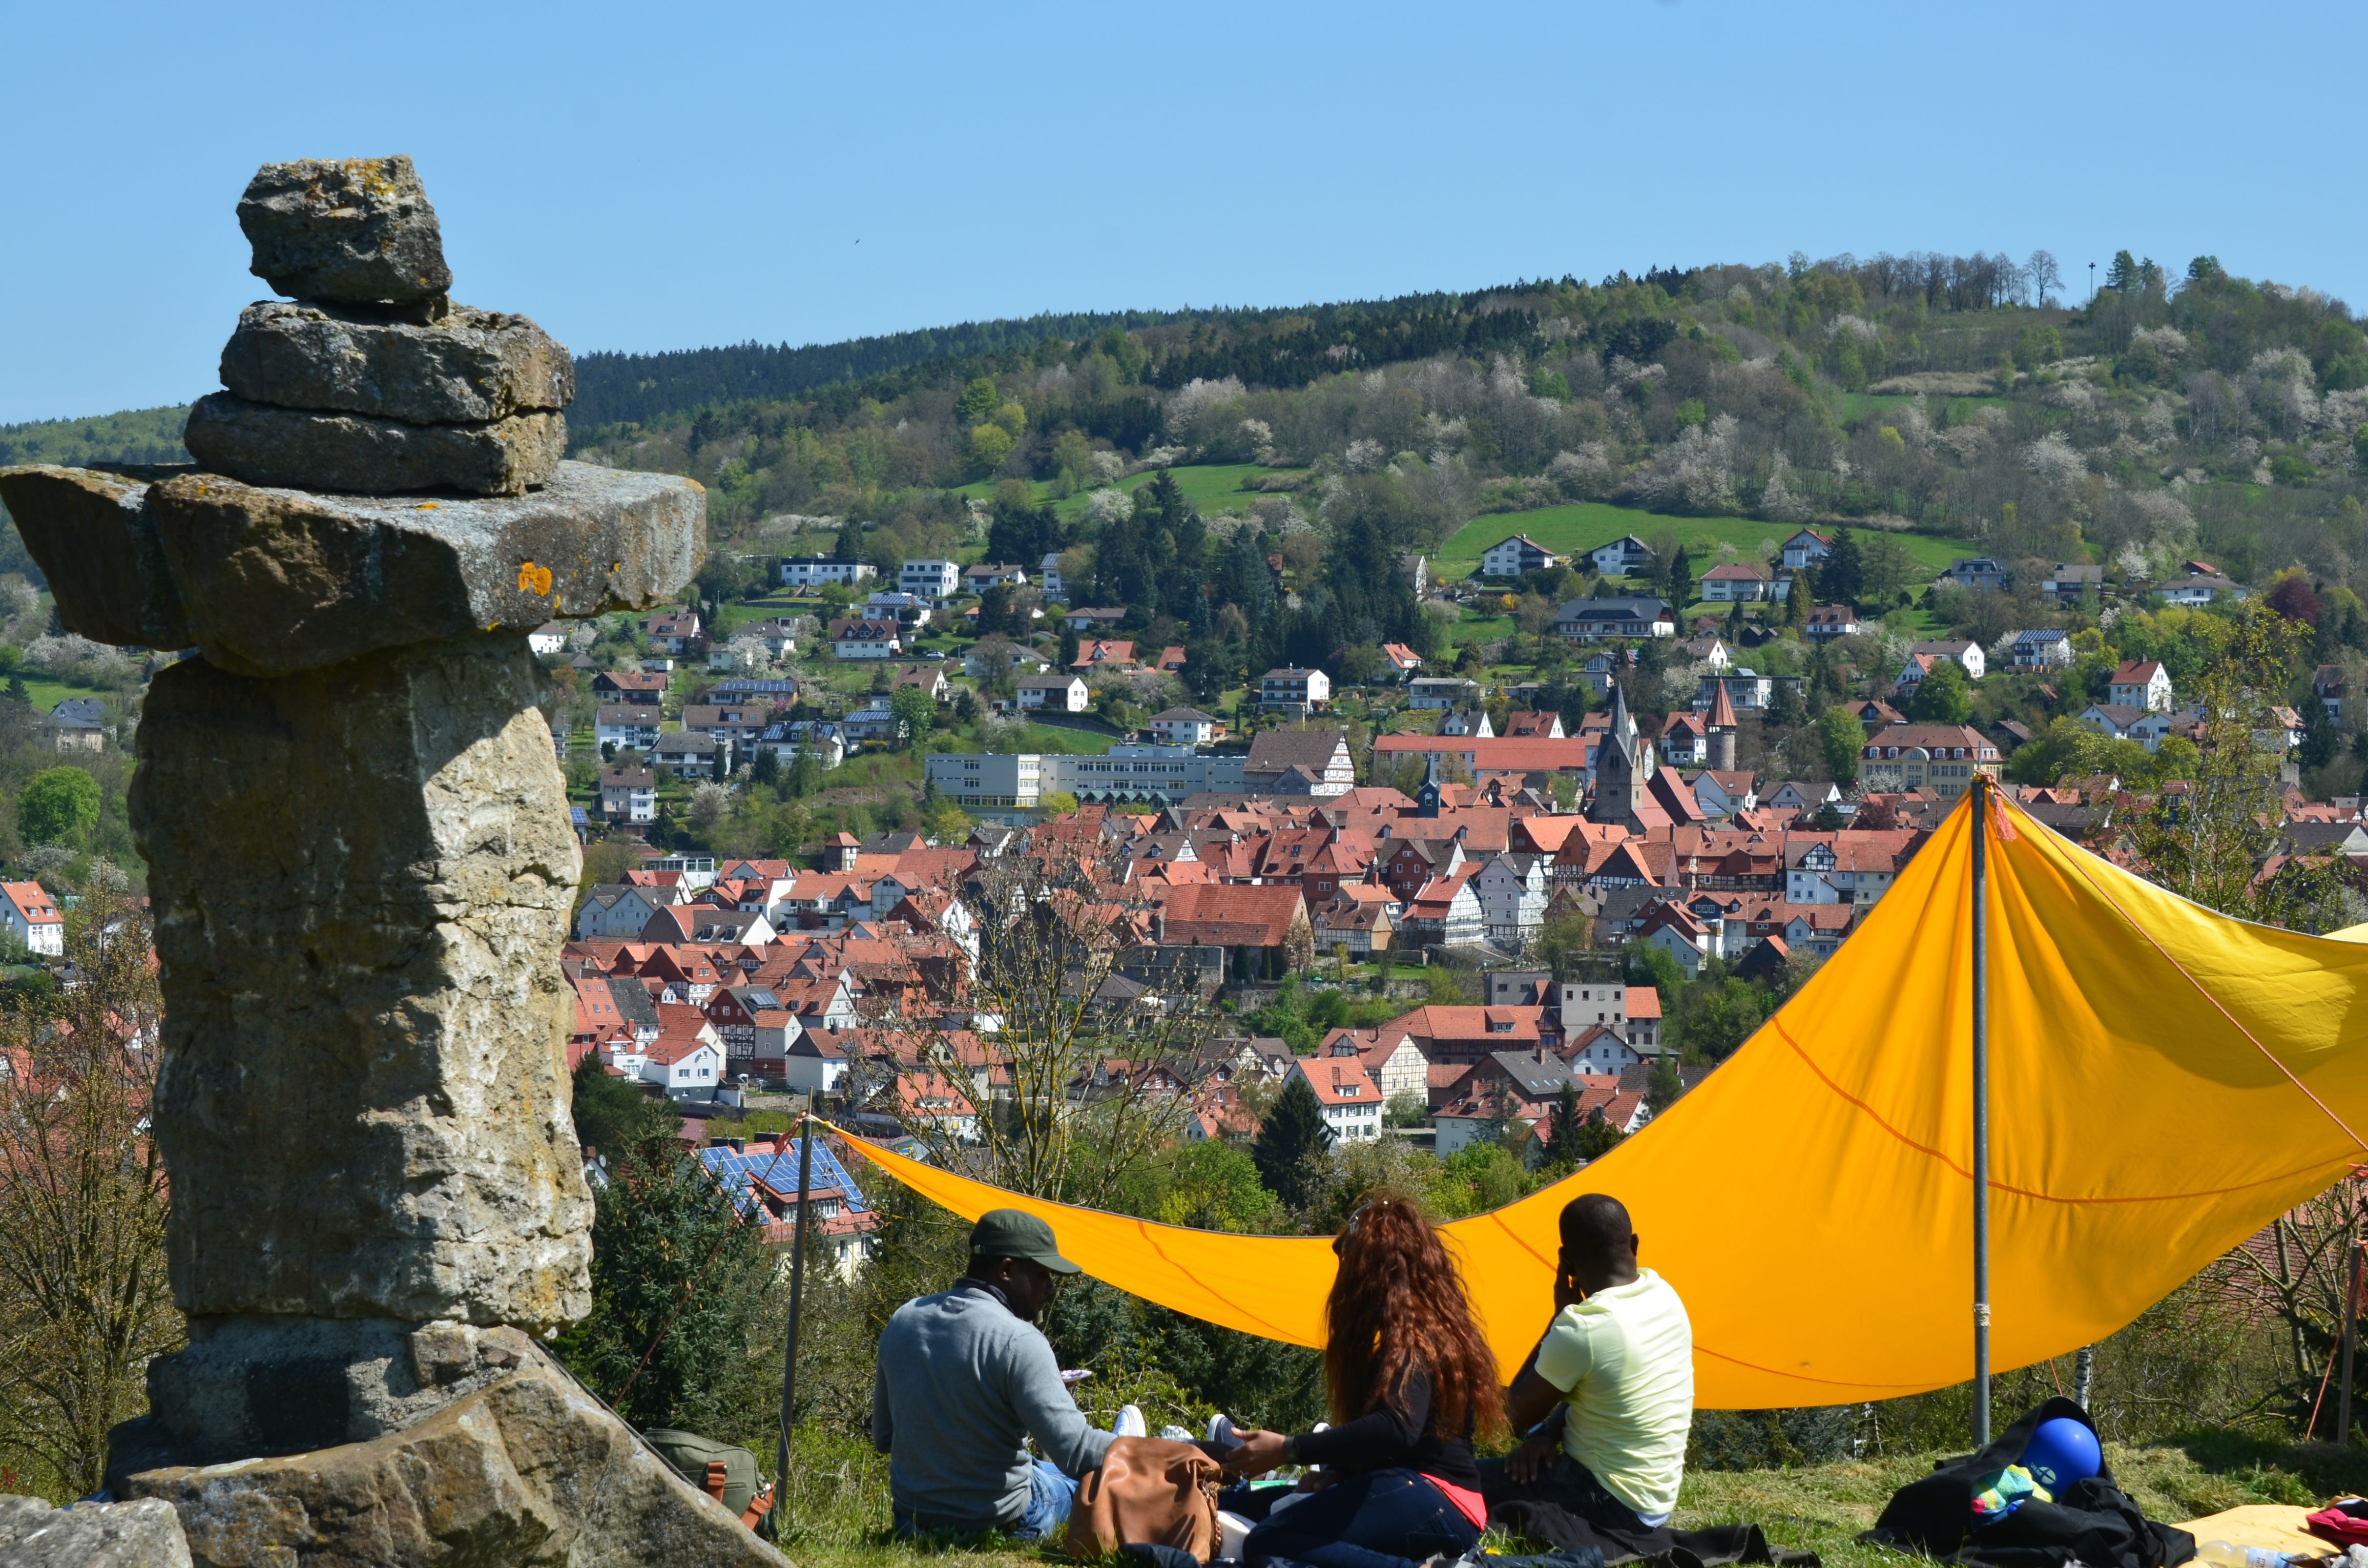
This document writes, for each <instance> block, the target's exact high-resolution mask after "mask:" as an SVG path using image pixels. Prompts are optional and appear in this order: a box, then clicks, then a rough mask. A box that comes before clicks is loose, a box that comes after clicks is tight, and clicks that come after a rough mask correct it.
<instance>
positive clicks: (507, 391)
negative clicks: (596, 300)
mask: <svg viewBox="0 0 2368 1568" xmlns="http://www.w3.org/2000/svg"><path fill="white" fill-rule="evenodd" d="M222 385H223V386H225V387H227V388H229V389H230V390H231V391H232V392H234V393H236V394H237V395H238V396H240V397H243V398H245V399H246V400H247V401H248V402H250V403H277V404H279V406H281V407H283V408H308V409H320V410H338V411H342V412H345V413H347V414H368V415H377V416H379V417H381V418H386V419H401V420H404V421H405V422H407V423H410V424H414V425H452V424H460V423H463V422H483V421H485V420H492V419H507V418H508V417H509V416H510V415H513V414H518V413H523V412H527V411H529V410H533V409H549V408H564V407H566V406H567V405H568V403H570V402H572V401H573V400H574V398H575V361H574V360H573V359H571V358H568V355H567V350H566V349H564V348H563V347H560V346H559V344H558V343H556V342H555V341H553V340H552V337H551V335H549V334H548V333H546V332H544V331H543V330H542V328H541V327H539V326H537V325H535V324H534V323H532V322H530V321H529V320H528V319H527V318H526V317H524V316H514V315H504V314H501V313H500V312H495V311H479V310H472V309H471V308H469V307H468V306H465V305H456V306H454V307H453V308H452V310H451V312H450V313H449V314H447V315H446V316H445V317H444V319H443V320H441V321H439V322H435V323H432V324H420V323H416V322H407V321H402V320H399V319H396V318H395V317H394V316H393V314H391V313H390V312H385V311H376V310H371V309H369V308H368V307H364V306H353V305H347V306H339V305H311V304H302V303H299V304H290V303H286V302H284V301H275V300H267V301H264V302H262V303H261V304H255V305H249V306H247V308H246V309H245V310H244V311H242V312H239V317H238V330H237V331H236V332H234V333H233V334H231V339H230V342H229V344H228V345H227V346H226V347H224V348H223V349H222Z"/></svg>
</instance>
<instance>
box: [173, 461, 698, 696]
mask: <svg viewBox="0 0 2368 1568" xmlns="http://www.w3.org/2000/svg"><path fill="white" fill-rule="evenodd" d="M148 504H149V506H150V507H151V508H152V509H153V510H154V513H155V517H156V524H157V534H158V537H159V539H160V540H162V541H163V545H164V553H165V560H166V562H167V563H168V564H169V565H170V567H171V569H172V574H173V580H174V583H175V584H176V586H177V588H178V590H179V593H180V597H181V602H182V603H183V604H185V605H187V606H188V607H189V619H190V621H191V623H192V625H193V627H194V629H195V631H196V632H197V641H198V646H199V649H200V650H201V651H202V652H203V653H205V656H206V658H207V659H208V660H209V661H210V662H211V663H213V664H215V665H220V666H221V667H222V668H223V669H227V670H232V671H234V672H236V673H238V674H241V675H281V674H287V673H290V672H292V671H296V670H304V669H313V668H316V667H318V666H321V665H333V664H337V663H340V662H342V661H344V660H347V659H350V658H353V657H355V656H356V655H358V654H360V653H368V652H370V651H371V650H372V649H377V648H395V647H402V646H404V645H406V644H409V643H414V642H434V641H438V640H441V639H445V638H452V637H461V636H465V635H467V634H468V633H470V632H472V631H532V630H534V628H536V627H538V626H541V625H542V624H543V623H544V622H545V621H548V620H554V619H567V618H572V617H581V616H592V615H600V614H604V613H606V612H608V611H609V610H619V609H650V608H656V607H657V606H659V605H662V604H665V603H666V602H667V601H668V600H670V599H671V598H672V597H674V596H675V595H676V594H677V593H678V592H679V591H680V590H681V588H682V585H684V584H685V583H688V582H689V581H690V579H691V576H692V574H694V573H696V572H697V571H698V570H699V563H700V558H701V557H702V555H703V554H704V552H705V547H706V541H705V528H704V519H705V516H706V509H707V495H706V492H704V491H703V490H701V489H700V486H699V485H698V484H697V483H694V482H692V481H690V480H687V479H678V478H676V477H674V476H672V475H670V474H656V473H639V472H628V471H626V470H622V469H609V468H599V467H596V466H594V465H592V464H590V463H573V462H571V463H562V464H560V465H559V469H558V472H555V473H554V474H553V475H552V481H551V483H549V484H547V485H545V486H543V488H542V489H541V490H539V491H536V492H534V493H533V494H528V495H521V496H517V497H514V498H504V499H487V500H444V499H438V498H427V497H420V496H401V497H395V496H362V495H320V494H310V493H307V492H304V491H300V490H274V489H264V488H259V487H257V486H254V485H249V484H241V483H238V482H236V481H235V480H228V479H223V478H222V477H220V476H219V475H214V474H191V475H185V476H183V477H181V478H177V479H172V480H167V481H165V483H161V484H158V485H154V486H153V487H152V488H151V489H150V492H149V496H148Z"/></svg>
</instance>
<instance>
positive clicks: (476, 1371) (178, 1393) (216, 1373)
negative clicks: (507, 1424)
mask: <svg viewBox="0 0 2368 1568" xmlns="http://www.w3.org/2000/svg"><path fill="white" fill-rule="evenodd" d="M189 1335H190V1343H189V1345H188V1347H187V1348H185V1349H183V1350H180V1351H177V1352H176V1353H175V1354H173V1355H170V1356H160V1357H158V1358H156V1359H155V1360H154V1361H152V1362H150V1363H149V1365H148V1403H149V1408H150V1410H151V1412H152V1414H151V1415H148V1416H147V1417H145V1418H143V1419H142V1420H139V1421H134V1422H128V1423H126V1424H125V1425H123V1426H120V1427H118V1428H117V1429H116V1431H115V1433H114V1434H113V1435H112V1437H111V1438H110V1441H109V1445H108V1447H109V1450H110V1451H109V1455H108V1484H109V1485H110V1486H119V1487H120V1484H121V1483H122V1480H123V1477H124V1476H126V1475H128V1474H129V1473H131V1471H134V1470H149V1469H154V1468H155V1467H156V1466H158V1465H163V1464H212V1463H216V1462H218V1461H221V1460H233V1459H246V1458H251V1457H253V1456H255V1455H257V1454H287V1453H297V1452H301V1451H302V1450H304V1449H319V1448H327V1447H331V1446H333V1445H336V1444H339V1443H359V1442H366V1441H368V1440H369V1439H370V1438H372V1437H383V1436H385V1435H386V1434H387V1433H389V1432H396V1431H400V1430H402V1429H403V1428H404V1427H405V1426H412V1425H414V1424H415V1423H416V1422H419V1421H422V1420H425V1419H426V1418H427V1417H428V1416H430V1415H434V1414H436V1412H438V1411H439V1410H441V1409H443V1408H444V1407H445V1406H446V1405H448V1404H450V1403H452V1402H453V1401H454V1400H457V1399H460V1398H461V1397H463V1396H464V1395H467V1394H470V1393H473V1392H476V1391H477V1390H478V1389H481V1388H484V1386H485V1385H486V1384H488V1383H490V1382H493V1381H495V1380H496V1379H498V1378H503V1377H507V1375H509V1374H510V1373H512V1372H514V1371H516V1370H518V1368H519V1367H520V1366H522V1365H524V1364H525V1362H526V1360H527V1358H529V1356H531V1355H532V1353H533V1342H532V1341H531V1340H529V1338H528V1337H527V1336H526V1335H524V1334H521V1333H520V1332H519V1331H518V1330H517V1329H515V1328H480V1327H478V1326H476V1325H475V1324H463V1323H456V1322H450V1321H446V1322H438V1323H427V1324H417V1325H416V1326H415V1325H414V1324H406V1323H399V1322H397V1321H396V1320H394V1319H393V1318H373V1317H363V1318H320V1317H232V1318H193V1319H191V1320H190V1323H189Z"/></svg>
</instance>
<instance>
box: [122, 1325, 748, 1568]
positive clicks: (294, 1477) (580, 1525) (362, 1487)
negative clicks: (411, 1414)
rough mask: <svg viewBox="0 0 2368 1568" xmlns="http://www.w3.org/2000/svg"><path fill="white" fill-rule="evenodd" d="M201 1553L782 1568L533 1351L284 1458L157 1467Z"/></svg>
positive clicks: (339, 1560) (237, 1561)
mask: <svg viewBox="0 0 2368 1568" xmlns="http://www.w3.org/2000/svg"><path fill="white" fill-rule="evenodd" d="M127 1485H128V1487H129V1490H130V1491H131V1493H132V1494H134V1495H136V1496H139V1497H142V1498H156V1499H162V1500H164V1501H165V1502H169V1503H170V1504H171V1505H172V1506H173V1508H174V1510H175V1512H176V1513H177V1514H178V1515H179V1517H180V1522H181V1528H182V1530H183V1532H184V1533H185V1534H186V1535H187V1537H188V1542H189V1550H190V1554H191V1557H192V1558H193V1560H194V1562H195V1563H196V1565H197V1568H264V1565H267V1564H268V1565H270V1568H283V1565H284V1568H298V1565H302V1568H413V1565H415V1564H416V1565H417V1568H430V1565H434V1568H459V1565H463V1564H477V1563H483V1564H486V1565H488V1568H491V1565H493V1564H501V1565H503V1568H511V1565H518V1568H526V1565H549V1568H658V1565H659V1564H665V1565H666V1568H676V1565H679V1564H689V1563H698V1564H700V1565H701V1568H732V1565H734V1564H747V1565H749V1568H764V1565H770V1568H780V1565H781V1563H782V1562H783V1559H782V1558H781V1556H780V1553H778V1552H776V1551H773V1549H772V1548H770V1547H768V1546H767V1545H766V1544H765V1543H764V1542H762V1541H760V1540H757V1538H756V1537H755V1536H754V1535H753V1534H751V1533H750V1532H749V1531H748V1530H747V1528H746V1527H744V1526H743V1525H742V1524H741V1523H740V1521H739V1520H738V1519H737V1518H736V1517H734V1516H733V1515H732V1514H730V1513H728V1512H726V1511H725V1510H724V1508H723V1505H721V1504H720V1503H717V1502H716V1501H715V1500H714V1499H713V1498H712V1497H710V1496H708V1495H707V1494H704V1493H702V1492H700V1491H698V1490H696V1489H695V1488H693V1487H691V1486H689V1485H688V1484H687V1483H684V1482H683V1480H682V1479H681V1478H680V1477H679V1476H677V1475H676V1474H675V1473H674V1471H672V1470H671V1469H670V1468H669V1467H668V1466H667V1465H666V1461H665V1460H662V1459H660V1458H659V1457H658V1456H657V1455H656V1454H655V1453H654V1452H653V1451H652V1450H651V1449H649V1447H648V1446H647V1445H646V1444H644V1443H643V1442H642V1441H641V1440H640V1438H638V1437H636V1436H635V1435H634V1434H633V1432H632V1429H631V1428H629V1427H627V1426H625V1425H624V1423H622V1422H621V1421H619V1420H618V1419H617V1418H616V1417H615V1416H614V1415H610V1414H609V1412H608V1411H607V1410H605V1409H604V1408H602V1407H601V1406H600V1404H599V1403H598V1402H597V1401H595V1400H593V1399H592V1398H591V1397H590V1396H589V1395H587V1394H586V1393H585V1392H583V1390H581V1389H580V1388H578V1387H576V1385H575V1382H574V1381H572V1380H570V1379H569V1378H568V1377H567V1376H566V1375H565V1374H564V1372H561V1371H559V1370H558V1369H554V1368H552V1367H549V1366H547V1365H545V1364H543V1363H542V1362H541V1360H540V1358H538V1359H537V1361H536V1364H535V1365H533V1366H531V1367H529V1369H526V1370H524V1371H521V1372H519V1373H518V1374H516V1375H514V1376H511V1377H508V1378H506V1379H504V1380H502V1381H499V1382H496V1383H495V1384H493V1385H492V1386H490V1387H488V1388H486V1389H484V1390H483V1391H481V1392H477V1393H473V1394H472V1395H470V1396H469V1397H468V1398H466V1399H464V1400H461V1401H460V1402H459V1403H455V1404H453V1405H452V1406H451V1407H450V1408H449V1409H447V1410H445V1411H443V1412H441V1413H440V1414H438V1415H433V1416H430V1417H429V1418H427V1420H425V1421H422V1422H420V1423H419V1424H418V1425H416V1426H412V1427H409V1428H407V1429H406V1430H404V1431H402V1432H399V1433H395V1434H393V1435H391V1436H388V1437H380V1438H377V1439H375V1440H373V1441H371V1442H368V1443H357V1444H353V1445H350V1446H347V1447H345V1448H337V1449H324V1450H321V1451H317V1452H313V1453H307V1454H302V1455H296V1456H292V1457H290V1458H285V1459H265V1460H246V1461H244V1462H241V1463H234V1464H223V1465H212V1466H206V1467H201V1468H176V1469H163V1470H154V1471H145V1472H143V1473H141V1474H138V1475H134V1476H132V1477H131V1479H130V1481H129V1482H128V1483H127Z"/></svg>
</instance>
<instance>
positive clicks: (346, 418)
mask: <svg viewBox="0 0 2368 1568" xmlns="http://www.w3.org/2000/svg"><path fill="white" fill-rule="evenodd" d="M181 441H182V444H183V445H185V446H187V447H188V449H189V455H190V456H191V457H194V458H196V459H197V460H198V461H199V463H200V464H202V465H203V466H205V467H207V468H209V469H211V470H213V471H214V472H216V473H226V474H228V475H230V476H231V477H232V478H233V479H242V480H245V482H246V483H249V484H282V485H287V486H290V487H291V488H295V489H304V490H339V491H350V492H352V493H353V494H359V495H402V494H417V493H419V492H422V491H435V490H457V491H459V492H461V494H464V495H523V494H526V493H527V492H528V491H529V490H531V489H534V488H535V487H536V486H538V485H541V484H543V483H548V482H549V481H550V479H551V475H552V471H553V470H555V469H556V468H558V467H559V460H560V459H561V458H562V457H564V456H565V455H566V452H567V416H566V415H564V414H558V413H554V412H552V411H549V410H539V411H534V412H529V413H525V414H513V415H510V416H509V417H508V418H507V419H496V420H494V421H492V422H490V423H487V424H483V425H412V424H408V423H406V422H404V420H400V419H379V418H373V417H372V416H370V415H365V414H309V413H306V412H304V411H303V410H302V409H294V408H279V407H276V406H274V405H273V404H271V403H249V402H247V401H246V400H245V398H239V397H233V396H232V395H231V394H230V393H228V392H213V393H211V394H209V395H208V396H205V397H201V398H199V399H198V401H197V402H196V403H194V404H192V405H191V406H190V409H189V422H188V425H187V426H184V427H183V428H182V431H181Z"/></svg>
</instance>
